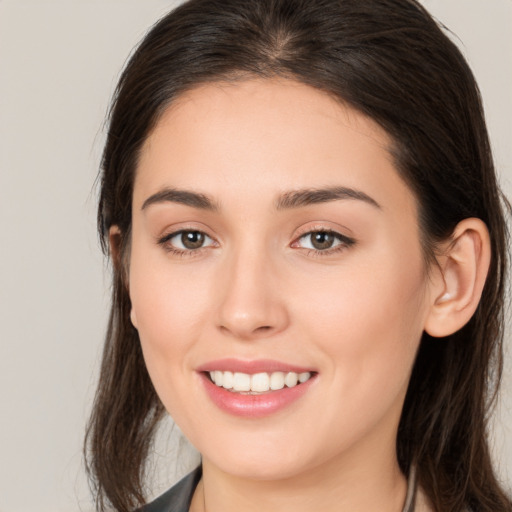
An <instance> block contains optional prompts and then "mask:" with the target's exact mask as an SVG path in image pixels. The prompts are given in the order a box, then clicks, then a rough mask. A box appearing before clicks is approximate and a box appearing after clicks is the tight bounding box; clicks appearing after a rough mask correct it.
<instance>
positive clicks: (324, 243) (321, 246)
mask: <svg viewBox="0 0 512 512" xmlns="http://www.w3.org/2000/svg"><path fill="white" fill-rule="evenodd" d="M310 237H311V245H312V246H313V247H314V248H315V249H317V250H319V251H322V250H325V249H330V248H331V247H332V246H333V244H334V242H335V241H336V237H335V236H334V235H333V234H332V233H327V232H325V231H317V232H316V233H311V235H310Z"/></svg>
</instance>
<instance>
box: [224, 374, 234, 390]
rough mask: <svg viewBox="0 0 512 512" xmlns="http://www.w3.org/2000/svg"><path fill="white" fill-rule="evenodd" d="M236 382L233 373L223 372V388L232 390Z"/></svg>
mask: <svg viewBox="0 0 512 512" xmlns="http://www.w3.org/2000/svg"><path fill="white" fill-rule="evenodd" d="M234 380H235V379H234V375H233V374H232V373H231V372H223V375H222V387H223V388H225V389H231V388H232V387H233V382H234Z"/></svg>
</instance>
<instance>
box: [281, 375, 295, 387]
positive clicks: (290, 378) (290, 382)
mask: <svg viewBox="0 0 512 512" xmlns="http://www.w3.org/2000/svg"><path fill="white" fill-rule="evenodd" d="M297 379H298V375H297V374H296V373H294V372H289V373H287V374H286V376H285V378H284V383H285V384H286V385H287V386H288V387H289V388H293V386H296V385H297Z"/></svg>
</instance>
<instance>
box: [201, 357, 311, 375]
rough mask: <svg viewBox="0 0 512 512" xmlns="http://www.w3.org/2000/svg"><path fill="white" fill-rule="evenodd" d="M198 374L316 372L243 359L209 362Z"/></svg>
mask: <svg viewBox="0 0 512 512" xmlns="http://www.w3.org/2000/svg"><path fill="white" fill-rule="evenodd" d="M196 370H197V371H198V372H213V371H215V370H219V371H221V372H240V373H249V374H251V375H252V374H254V373H262V372H267V373H272V372H285V373H286V372H295V373H305V372H311V373H313V372H315V370H314V369H312V368H306V367H302V366H296V365H293V364H288V363H283V362H281V361H276V360H274V359H255V360H253V361H244V360H242V359H229V358H228V359H218V360H216V361H209V362H208V363H205V364H203V365H201V366H199V367H198V368H196Z"/></svg>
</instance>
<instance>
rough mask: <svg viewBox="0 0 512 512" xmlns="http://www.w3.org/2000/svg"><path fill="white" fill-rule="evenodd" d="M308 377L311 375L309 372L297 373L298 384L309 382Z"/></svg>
mask: <svg viewBox="0 0 512 512" xmlns="http://www.w3.org/2000/svg"><path fill="white" fill-rule="evenodd" d="M310 377H311V373H309V372H304V373H299V382H300V383H301V384H302V383H303V382H306V381H307V380H309V378H310Z"/></svg>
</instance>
